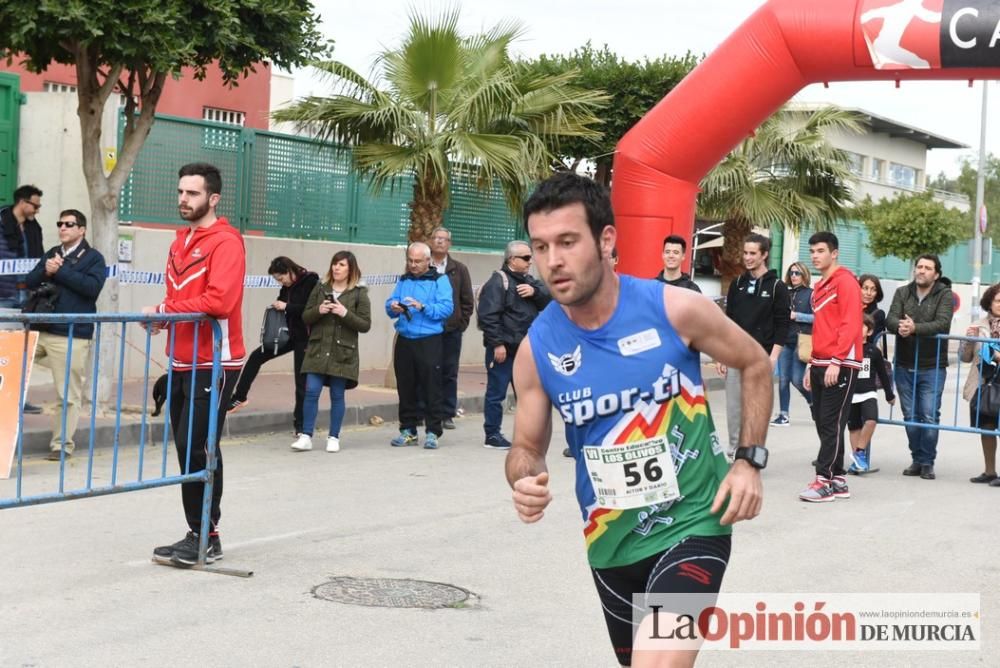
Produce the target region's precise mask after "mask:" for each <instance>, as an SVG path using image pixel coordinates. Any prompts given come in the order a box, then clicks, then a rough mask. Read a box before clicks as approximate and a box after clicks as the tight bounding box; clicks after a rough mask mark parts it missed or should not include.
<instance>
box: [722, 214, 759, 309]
mask: <svg viewBox="0 0 1000 668" xmlns="http://www.w3.org/2000/svg"><path fill="white" fill-rule="evenodd" d="M751 229H752V228H751V226H750V221H748V220H745V219H743V218H734V219H732V220H727V221H726V223H725V225H723V226H722V239H723V242H722V267H721V272H722V278H721V280H720V286H719V287H720V290H721V291H722V296H723V297H725V296H726V295H727V294H728V293H729V284H730V283H732V282H733V281H734V280H735V279H736V278H737V277H738V276H739V275H740V274H742V273H743V240H744V239H746V238H747V235H749V234H750V232H751Z"/></svg>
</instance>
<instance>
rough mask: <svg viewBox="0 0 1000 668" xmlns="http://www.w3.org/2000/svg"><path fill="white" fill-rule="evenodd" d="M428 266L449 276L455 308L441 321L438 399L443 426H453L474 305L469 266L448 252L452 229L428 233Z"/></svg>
mask: <svg viewBox="0 0 1000 668" xmlns="http://www.w3.org/2000/svg"><path fill="white" fill-rule="evenodd" d="M429 245H430V247H431V266H432V267H435V268H436V269H437V270H438V273H439V274H443V275H445V276H447V277H448V282H449V283H451V297H452V300H453V301H454V303H455V310H454V311H452V313H451V317H450V318H448V320H447V322H445V323H444V334H443V335H442V339H441V346H442V348H443V349H444V354H443V355H442V358H441V401H442V402H443V403H444V410H445V414H446V415H448V417H447V418H445V420H444V421H443V422H442V423H441V426H442V427H444V428H445V429H454V428H455V422H454V420H453V418H454V417H455V416H456V415H458V360H459V358H460V357H461V356H462V334H464V333H465V330H466V329H468V328H469V320H470V319H471V318H472V311H473V310H474V309H475V302H474V298H473V295H472V278H471V277H470V276H469V268H468V267H466V266H465V265H464V264H462V263H461V262H459V261H458V260H456V259H455V258H453V257H452V256H451V255H449V254H448V251H449V250H450V249H451V232H449V231H448V229H447V228H445V227H437V228H435V229H434V231H433V232H432V233H431V240H430V244H429Z"/></svg>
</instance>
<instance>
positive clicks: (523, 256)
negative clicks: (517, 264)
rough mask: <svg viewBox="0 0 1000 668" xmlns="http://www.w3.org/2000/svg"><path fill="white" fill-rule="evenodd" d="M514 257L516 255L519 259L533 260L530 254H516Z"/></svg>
mask: <svg viewBox="0 0 1000 668" xmlns="http://www.w3.org/2000/svg"><path fill="white" fill-rule="evenodd" d="M514 257H516V258H517V259H518V260H524V261H525V262H531V256H530V255H515V256H514Z"/></svg>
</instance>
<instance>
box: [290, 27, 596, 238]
mask: <svg viewBox="0 0 1000 668" xmlns="http://www.w3.org/2000/svg"><path fill="white" fill-rule="evenodd" d="M522 33H523V29H522V28H521V26H520V24H518V23H503V24H499V25H497V26H495V27H494V28H493V29H492V30H490V31H489V32H487V33H485V34H482V35H476V36H472V37H463V36H462V35H461V34H460V33H459V31H458V11H457V10H450V11H448V12H445V13H444V14H442V15H441V16H440V17H438V18H437V19H436V20H434V21H431V20H428V19H426V18H423V17H421V16H418V15H415V14H413V15H411V16H410V28H409V33H408V35H407V36H406V37H405V38H404V40H403V43H402V44H401V45H400V46H399V47H398V48H393V49H389V50H386V51H384V52H382V54H381V55H379V56H378V58H377V60H376V62H375V67H374V68H373V71H374V72H375V73H376V74H375V75H374V78H373V79H372V80H368V79H366V78H365V77H363V76H362V75H360V74H358V73H357V72H356V71H354V70H352V69H351V68H350V67H348V66H347V65H344V64H343V63H340V62H337V61H325V62H319V63H314V66H315V67H317V68H318V69H320V70H321V71H323V72H325V73H326V74H328V75H329V76H330V77H331V78H332V79H333V81H334V84H335V90H334V94H333V95H331V96H330V97H309V98H306V99H303V100H301V101H299V102H298V103H296V104H294V105H292V106H291V107H289V108H287V109H284V110H282V111H279V112H277V113H275V114H274V117H275V119H276V120H278V121H290V122H293V123H295V124H297V125H298V126H299V127H300V128H301V129H303V130H307V131H311V132H314V133H316V134H317V135H318V136H319V137H321V138H323V139H327V140H331V141H334V142H337V143H341V144H346V145H350V146H351V147H353V155H354V162H355V165H356V167H357V169H358V171H359V172H360V173H361V174H362V175H364V176H366V177H368V178H370V183H371V187H372V189H373V190H374V191H375V192H378V191H380V190H382V189H383V188H384V187H385V186H386V185H389V184H391V183H393V182H394V181H395V180H396V179H399V178H400V177H403V176H407V175H410V174H412V175H413V177H414V185H413V199H412V200H411V202H410V239H411V240H425V239H427V238H428V237H429V236H430V233H431V231H433V229H434V228H435V227H436V226H437V225H440V224H441V221H442V218H443V215H444V211H445V209H446V208H447V206H448V195H449V177H450V176H452V175H454V173H455V172H461V173H462V174H464V175H468V176H472V177H474V178H475V179H476V181H477V184H478V185H479V187H481V188H489V187H492V185H493V184H494V183H499V185H500V186H501V187H502V189H503V191H504V194H505V196H506V198H507V201H508V203H509V204H510V206H511V209H512V210H515V211H516V210H517V209H518V208H519V206H520V203H521V201H522V200H523V197H524V193H525V192H526V191H527V190H528V188H530V187H531V186H532V185H533V183H534V182H536V181H537V180H539V179H540V178H544V177H545V176H547V175H548V174H549V173H551V167H550V166H551V165H552V164H553V163H554V162H555V158H554V156H553V155H552V153H551V151H550V150H549V147H552V146H558V139H559V137H595V138H596V137H599V136H600V133H599V132H597V131H596V130H595V129H594V126H595V125H596V124H597V123H599V122H600V121H599V119H598V118H597V117H596V116H594V115H593V111H594V110H596V109H598V108H599V107H600V106H601V105H602V104H603V103H604V100H605V99H606V96H605V95H604V94H603V93H601V92H600V91H583V90H580V89H578V88H576V87H574V85H573V83H572V82H573V81H574V79H575V77H576V73H575V72H572V71H570V72H565V73H561V74H556V75H551V76H542V75H538V74H532V73H531V72H529V70H528V68H527V67H526V66H524V65H521V64H518V63H516V62H514V61H513V60H512V59H511V58H510V55H509V53H508V49H509V48H510V46H511V44H512V42H514V41H515V40H516V39H518V38H519V37H520V36H521V35H522Z"/></svg>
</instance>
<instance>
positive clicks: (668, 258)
mask: <svg viewBox="0 0 1000 668" xmlns="http://www.w3.org/2000/svg"><path fill="white" fill-rule="evenodd" d="M683 261H684V249H683V248H681V245H680V244H663V268H664V269H666V270H667V271H676V270H677V269H679V268H680V266H681V262H683Z"/></svg>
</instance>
